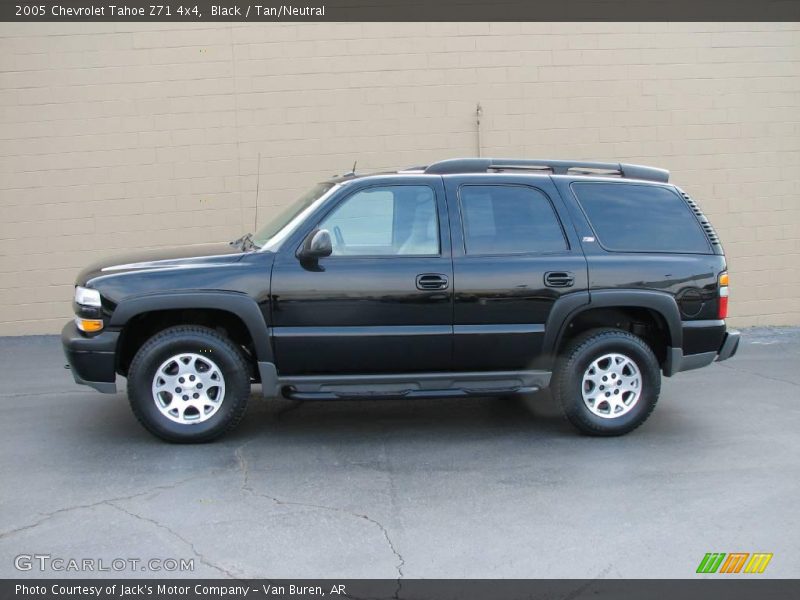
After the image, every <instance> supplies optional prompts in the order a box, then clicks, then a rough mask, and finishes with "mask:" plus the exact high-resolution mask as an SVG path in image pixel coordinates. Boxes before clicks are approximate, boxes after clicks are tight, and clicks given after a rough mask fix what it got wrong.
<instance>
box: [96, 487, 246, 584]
mask: <svg viewBox="0 0 800 600" xmlns="http://www.w3.org/2000/svg"><path fill="white" fill-rule="evenodd" d="M115 502H116V501H115V500H108V501H106V502H105V504H106V505H107V506H111V507H112V508H116V509H117V510H118V511H120V512H122V513H124V514H126V515H128V516H130V517H133V518H134V519H137V520H139V521H143V522H145V523H150V524H152V525H155V526H156V527H158V528H159V529H161V530H163V531H166V532H167V533H169V534H170V535H171V536H173V537H174V538H175V539H177V540H179V541H180V542H182V543H183V544H185V545H187V546H188V547H189V548H190V549H191V551H192V554H194V555H195V557H197V559H198V560H199V561H200V562H201V563H203V564H204V565H206V566H207V567H211V568H212V569H215V570H217V571H219V572H220V573H222V574H223V575H225V576H227V577H229V578H231V579H241V578H240V577H238V576H236V575H234V574H233V573H231V572H230V571H228V570H227V569H226V568H225V567H221V566H219V565H217V564H214V563H213V562H211V561H210V560H209V559H208V558H206V557H205V555H203V554H202V553H201V552H200V551H199V550H198V549H197V547H196V546H195V545H194V543H193V542H192V541H191V540H188V539H186V538H185V537H183V536H182V535H181V534H180V533H178V532H177V531H175V530H174V529H172V528H171V527H170V526H169V525H165V524H164V523H161V522H160V521H156V520H155V519H151V518H150V517H145V516H144V515H140V514H139V513H135V512H133V511H131V510H128V509H126V508H124V507H122V506H118V505H117V504H115Z"/></svg>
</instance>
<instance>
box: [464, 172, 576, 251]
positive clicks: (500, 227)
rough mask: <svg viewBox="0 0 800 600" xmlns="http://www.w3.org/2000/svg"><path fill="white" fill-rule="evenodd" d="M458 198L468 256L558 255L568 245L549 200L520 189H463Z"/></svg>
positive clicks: (466, 186)
mask: <svg viewBox="0 0 800 600" xmlns="http://www.w3.org/2000/svg"><path fill="white" fill-rule="evenodd" d="M459 196H460V199H461V215H462V220H463V226H464V240H465V243H466V251H467V254H524V253H547V252H560V251H563V250H566V249H567V241H566V239H565V238H564V232H563V231H562V229H561V224H560V223H559V221H558V218H557V217H556V213H555V211H554V210H553V206H552V204H550V200H549V199H548V198H547V196H545V195H544V194H542V193H541V192H539V191H537V190H535V189H534V188H532V187H527V186H521V185H464V186H462V187H461V189H460V192H459Z"/></svg>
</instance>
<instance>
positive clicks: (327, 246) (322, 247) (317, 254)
mask: <svg viewBox="0 0 800 600" xmlns="http://www.w3.org/2000/svg"><path fill="white" fill-rule="evenodd" d="M332 253H333V243H332V242H331V234H330V232H329V231H328V230H327V229H316V230H314V231H312V232H311V233H310V234H309V235H308V237H307V238H306V239H305V241H304V242H303V246H302V247H301V248H300V252H298V253H297V256H298V258H300V260H316V259H318V258H324V257H326V256H330V255H331V254H332Z"/></svg>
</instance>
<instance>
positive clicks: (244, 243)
mask: <svg viewBox="0 0 800 600" xmlns="http://www.w3.org/2000/svg"><path fill="white" fill-rule="evenodd" d="M228 243H229V244H230V245H231V246H238V247H239V248H241V249H242V250H245V251H247V250H252V249H253V248H256V249H258V248H260V247H261V246H259V245H258V244H256V243H255V242H254V241H253V234H252V233H245V234H244V235H243V236H242V237H240V238H237V239H235V240H233V241H232V242H228Z"/></svg>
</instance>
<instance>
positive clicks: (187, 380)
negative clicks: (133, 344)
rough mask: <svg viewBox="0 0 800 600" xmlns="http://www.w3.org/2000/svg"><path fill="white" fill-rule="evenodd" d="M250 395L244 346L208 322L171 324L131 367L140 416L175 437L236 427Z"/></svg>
mask: <svg viewBox="0 0 800 600" xmlns="http://www.w3.org/2000/svg"><path fill="white" fill-rule="evenodd" d="M249 397H250V374H249V369H248V366H247V362H246V361H245V359H244V357H243V356H242V353H241V352H240V350H239V349H238V348H237V347H236V346H235V345H234V344H233V343H232V342H231V341H230V340H229V339H227V338H226V337H224V336H221V335H220V334H218V333H217V332H216V331H214V330H212V329H208V328H206V327H197V326H178V327H170V328H169V329H165V330H164V331H161V332H160V333H158V334H156V335H155V336H153V337H152V338H150V339H149V340H148V341H147V342H145V343H144V345H142V347H141V348H140V349H139V351H138V352H137V353H136V356H135V357H134V359H133V362H132V363H131V367H130V369H129V372H128V399H129V401H130V404H131V408H132V409H133V413H134V414H135V415H136V418H137V419H139V421H140V422H141V423H142V425H144V427H145V428H146V429H147V430H148V431H149V432H150V433H152V434H154V435H156V436H158V437H160V438H162V439H164V440H167V441H170V442H189V443H191V442H207V441H210V440H212V439H214V438H216V437H219V436H220V435H222V434H223V433H226V432H227V431H230V430H231V429H233V428H234V427H235V426H236V425H237V424H238V423H239V421H240V420H241V419H242V416H243V415H244V412H245V409H246V408H247V400H248V399H249Z"/></svg>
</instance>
